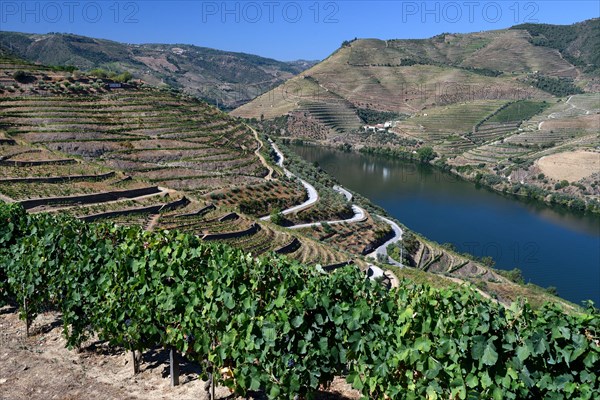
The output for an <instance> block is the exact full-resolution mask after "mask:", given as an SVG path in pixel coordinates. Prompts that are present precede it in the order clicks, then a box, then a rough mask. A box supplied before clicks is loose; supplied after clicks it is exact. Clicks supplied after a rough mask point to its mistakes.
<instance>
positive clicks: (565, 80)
mask: <svg viewBox="0 0 600 400" xmlns="http://www.w3.org/2000/svg"><path fill="white" fill-rule="evenodd" d="M598 32H600V20H598V19H594V20H589V21H584V22H581V23H578V24H574V25H569V26H557V25H541V24H527V25H520V26H515V27H513V28H511V29H505V30H496V31H488V32H477V33H471V34H441V35H437V36H435V37H432V38H430V39H419V40H387V41H385V40H376V39H361V40H354V41H352V42H345V43H344V44H343V45H342V47H341V48H340V49H338V50H337V51H336V52H334V53H333V54H332V55H331V56H329V57H328V58H327V59H326V60H324V61H323V62H321V63H319V64H318V65H315V66H314V67H312V68H310V69H309V70H307V71H304V72H303V73H301V74H300V75H299V76H296V77H294V78H292V79H290V80H289V81H287V82H286V83H285V84H283V85H281V86H279V87H278V88H276V89H274V90H272V91H270V92H268V93H265V94H263V95H261V96H259V97H258V98H256V99H255V100H253V101H251V102H249V103H247V104H245V105H243V106H241V107H239V108H238V109H236V110H234V111H233V112H232V114H233V115H235V116H240V117H246V118H256V119H261V120H266V121H263V122H262V123H263V125H265V128H267V129H269V130H270V131H271V133H272V134H279V135H282V136H286V137H294V138H302V139H308V140H312V141H318V142H321V143H323V144H326V145H334V146H344V148H349V147H354V148H356V149H362V150H363V151H368V152H381V153H384V154H388V155H389V154H392V155H395V156H399V157H404V158H417V157H418V156H417V155H416V154H419V153H418V151H419V150H420V149H421V148H422V147H431V150H432V151H431V152H430V154H431V155H432V158H431V159H428V160H427V161H432V160H434V159H435V162H436V163H437V164H439V165H440V166H441V167H443V168H445V169H447V170H451V171H453V172H455V173H457V174H459V175H461V176H463V177H465V178H467V179H471V180H474V181H476V182H478V183H481V184H484V185H487V186H490V187H493V188H495V189H497V190H498V191H503V192H512V193H515V194H518V195H520V196H523V197H528V198H535V199H538V200H542V201H546V202H548V203H551V204H562V205H565V206H568V207H570V208H572V209H575V210H578V211H582V210H588V211H592V212H600V188H599V187H598V177H599V176H598V172H597V165H598V164H597V158H598V155H599V152H598V148H600V135H599V134H598V132H600V121H599V119H598V113H600V106H599V103H598V97H599V94H598V92H600V69H599V67H600V64H599V62H598V53H597V51H596V49H597V48H598V47H599V43H598V41H599V38H600V35H599V34H598ZM386 112H387V113H386ZM390 112H391V114H390ZM377 114H379V115H381V118H383V119H382V120H381V121H377V122H382V123H383V122H387V126H385V125H383V124H382V125H380V126H363V127H361V126H360V125H361V123H360V120H358V116H359V115H377ZM270 119H273V121H270ZM352 122H353V123H352ZM434 152H435V154H436V155H437V159H436V156H433V154H434ZM423 154H426V153H423ZM572 160H579V162H577V163H573V162H572ZM569 162H570V163H571V164H573V165H569V166H567V165H566V164H565V163H569ZM561 163H563V164H565V165H563V166H562V171H558V169H560V168H559V167H560V166H561Z"/></svg>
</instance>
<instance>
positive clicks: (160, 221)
mask: <svg viewBox="0 0 600 400" xmlns="http://www.w3.org/2000/svg"><path fill="white" fill-rule="evenodd" d="M19 71H21V72H22V73H21V74H20V75H19V76H21V75H24V74H25V75H26V76H27V79H25V80H24V82H20V81H19V80H17V79H16V77H17V72H19ZM0 77H1V78H2V80H3V81H4V82H7V84H6V86H4V88H5V89H3V90H2V93H0V121H1V122H0V124H1V125H0V200H3V201H16V202H19V203H21V204H22V205H23V206H24V207H25V208H26V209H27V210H28V211H29V212H33V213H35V212H42V211H43V212H60V213H68V214H71V215H73V216H74V217H77V218H80V219H82V220H85V221H89V222H97V221H111V222H114V223H117V224H119V225H139V226H142V227H144V228H145V229H147V230H156V229H178V230H182V231H185V232H190V233H194V234H196V235H199V236H200V237H202V238H204V240H207V241H221V242H225V243H229V244H231V245H233V246H235V247H239V248H242V249H244V250H245V251H248V252H249V253H252V254H253V255H255V256H258V255H261V254H263V253H266V252H268V251H275V252H277V253H279V254H287V255H288V256H289V257H293V258H296V259H299V260H302V261H303V262H307V263H320V264H322V265H330V264H338V263H342V262H347V261H349V260H351V259H352V258H353V255H352V254H351V253H349V252H347V251H345V250H344V249H343V248H339V247H338V248H335V249H332V248H330V247H329V246H324V245H323V244H321V243H319V242H318V241H315V240H313V239H311V238H309V237H304V236H302V235H298V234H296V233H293V232H290V231H289V230H287V229H284V228H281V227H278V226H276V225H274V224H272V223H268V222H260V223H259V222H257V220H256V217H259V216H263V215H265V214H269V213H270V212H273V211H274V210H275V209H276V208H277V209H283V208H289V207H292V206H294V205H296V204H298V203H300V202H302V201H304V199H305V196H306V193H305V191H304V188H303V187H302V185H300V184H299V182H298V181H296V180H293V179H290V178H286V177H283V175H282V174H280V173H278V172H277V171H275V170H274V166H272V165H269V164H268V163H267V160H268V158H269V157H268V151H267V150H265V149H264V148H263V143H262V141H261V140H260V138H259V137H258V136H257V134H255V132H253V131H252V130H251V129H250V128H249V127H248V126H246V125H245V124H243V123H242V122H240V121H238V120H235V119H233V118H231V117H229V116H227V115H226V114H224V113H222V112H220V111H219V110H217V109H216V108H214V107H212V106H210V105H208V104H206V103H203V102H200V101H197V100H193V99H190V98H187V97H185V96H180V95H174V94H172V93H171V92H170V91H160V90H157V89H153V88H150V87H138V86H135V85H129V86H126V87H123V88H119V89H107V88H106V85H104V83H102V84H100V85H99V84H98V83H97V81H95V80H94V81H91V82H90V81H89V80H88V78H87V77H86V76H81V77H79V78H77V79H74V78H73V77H72V75H69V74H67V73H65V72H64V71H56V70H52V69H48V68H44V67H38V66H35V65H31V64H27V63H22V62H20V61H18V60H14V59H4V60H2V62H0ZM69 78H70V79H69ZM9 82H10V85H9V84H8V83H9ZM42 83H43V84H44V85H51V87H52V89H51V90H44V89H41V88H40V86H41V84H42ZM67 83H69V85H68V86H66V87H65V85H66V84H67ZM74 85H79V87H80V88H79V89H78V90H77V92H73V91H71V90H70V88H71V87H72V86H74ZM6 88H7V89H6Z"/></svg>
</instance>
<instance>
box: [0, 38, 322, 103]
mask: <svg viewBox="0 0 600 400" xmlns="http://www.w3.org/2000/svg"><path fill="white" fill-rule="evenodd" d="M0 49H4V50H5V51H7V52H10V53H12V54H13V55H15V56H18V57H20V58H22V59H25V60H28V61H31V62H35V63H41V64H44V65H72V66H75V67H77V68H79V69H81V70H84V71H89V70H92V69H96V68H103V69H106V70H112V71H118V72H124V71H128V72H130V73H131V74H132V75H133V77H134V78H136V79H142V80H144V81H145V82H147V83H149V84H151V85H155V86H157V85H159V84H166V85H169V86H171V87H175V88H179V89H184V90H185V92H186V93H188V94H191V95H193V96H196V97H199V98H203V99H206V100H207V101H209V102H210V103H212V104H217V103H218V105H219V106H220V107H222V108H226V109H227V108H233V107H236V106H239V105H240V104H243V103H245V102H247V101H249V100H251V99H253V98H254V97H256V96H257V95H259V94H262V93H263V92H265V91H267V90H269V89H271V88H273V87H275V86H277V85H279V84H280V83H282V82H284V81H285V80H287V79H289V78H291V77H293V76H294V75H296V74H298V73H299V72H301V71H303V70H305V69H306V68H308V67H310V66H312V65H314V63H315V62H313V61H306V60H298V61H292V62H281V61H277V60H273V59H270V58H264V57H260V56H256V55H252V54H245V53H234V52H228V51H221V50H215V49H210V48H205V47H198V46H193V45H186V44H139V45H138V44H126V43H119V42H114V41H110V40H104V39H95V38H90V37H85V36H79V35H72V34H61V33H49V34H29V33H19V32H0Z"/></svg>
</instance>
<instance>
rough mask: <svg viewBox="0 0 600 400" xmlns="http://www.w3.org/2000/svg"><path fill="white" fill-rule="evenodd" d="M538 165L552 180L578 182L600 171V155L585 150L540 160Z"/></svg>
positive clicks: (554, 155)
mask: <svg viewBox="0 0 600 400" xmlns="http://www.w3.org/2000/svg"><path fill="white" fill-rule="evenodd" d="M537 165H538V167H539V168H540V169H541V170H542V172H543V173H544V174H545V175H546V176H548V177H550V178H552V179H556V180H559V181H560V180H567V181H569V182H576V181H578V180H580V179H583V178H587V177H589V176H591V175H592V174H594V173H597V172H598V171H600V153H597V152H591V151H583V150H577V151H569V152H564V153H558V154H553V155H550V156H546V157H542V158H540V159H539V160H538V161H537Z"/></svg>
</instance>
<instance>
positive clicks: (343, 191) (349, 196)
mask: <svg viewBox="0 0 600 400" xmlns="http://www.w3.org/2000/svg"><path fill="white" fill-rule="evenodd" d="M333 190H335V191H336V192H338V193H341V194H343V195H344V197H345V198H346V200H348V201H352V198H353V196H352V193H350V192H349V191H347V190H346V189H344V188H343V187H341V186H338V185H335V186H334V187H333Z"/></svg>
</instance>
